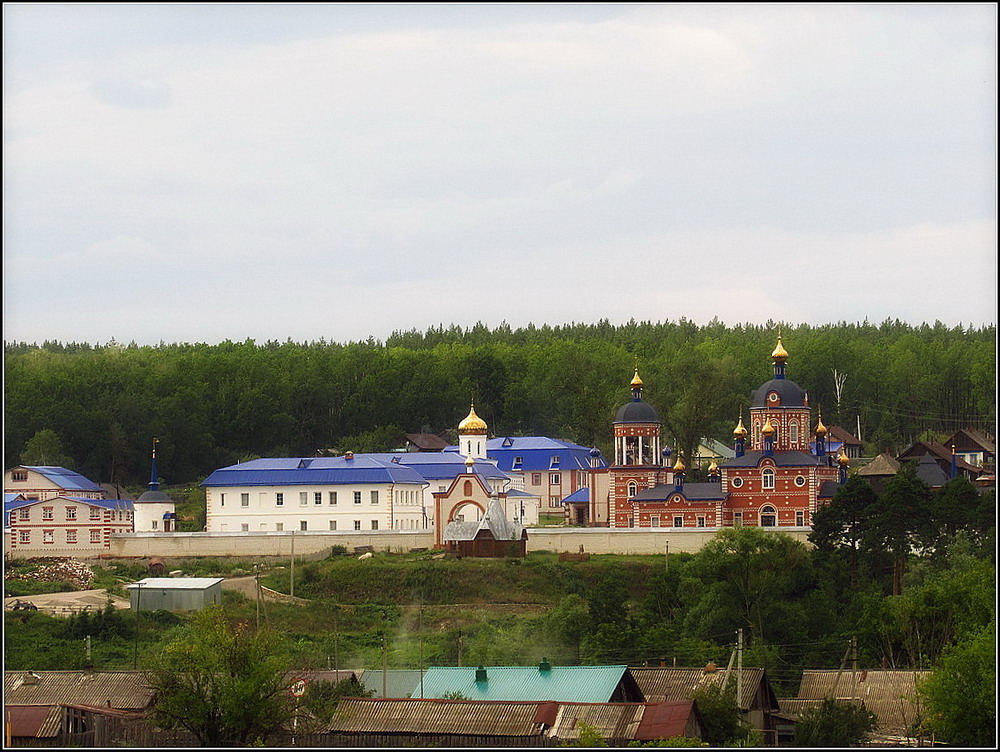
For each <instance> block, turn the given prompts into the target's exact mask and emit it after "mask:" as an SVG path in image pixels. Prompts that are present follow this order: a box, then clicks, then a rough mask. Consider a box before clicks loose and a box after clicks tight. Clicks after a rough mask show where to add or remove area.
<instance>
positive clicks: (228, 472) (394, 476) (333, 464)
mask: <svg viewBox="0 0 1000 752" xmlns="http://www.w3.org/2000/svg"><path fill="white" fill-rule="evenodd" d="M384 456H390V455H384ZM463 467H464V466H463ZM364 483H415V484H421V485H422V484H424V483H426V481H425V480H424V477H423V476H422V475H421V474H420V473H418V472H417V471H416V470H415V469H413V468H412V467H407V466H406V465H403V464H401V463H396V462H392V461H384V460H382V459H379V455H369V454H355V455H354V457H353V458H352V459H347V458H346V457H278V458H265V459H258V460H251V461H250V462H241V463H239V464H237V465H230V466H229V467H223V468H220V469H219V470H216V471H215V472H213V473H212V474H211V475H209V476H208V477H207V478H205V480H204V481H202V483H201V485H203V486H336V485H350V484H364Z"/></svg>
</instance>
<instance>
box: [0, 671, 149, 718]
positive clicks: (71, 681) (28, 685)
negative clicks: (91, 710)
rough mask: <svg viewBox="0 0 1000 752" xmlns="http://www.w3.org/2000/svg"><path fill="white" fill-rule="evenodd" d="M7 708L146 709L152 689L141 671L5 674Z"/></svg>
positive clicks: (4, 694) (23, 672)
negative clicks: (32, 706)
mask: <svg viewBox="0 0 1000 752" xmlns="http://www.w3.org/2000/svg"><path fill="white" fill-rule="evenodd" d="M3 698H4V703H5V704H10V705H86V706H97V707H102V708H112V709H115V710H130V711H140V710H145V709H146V708H148V707H149V706H150V704H151V703H152V702H153V687H152V686H151V685H150V683H149V681H148V678H147V675H146V672H144V671H4V677H3Z"/></svg>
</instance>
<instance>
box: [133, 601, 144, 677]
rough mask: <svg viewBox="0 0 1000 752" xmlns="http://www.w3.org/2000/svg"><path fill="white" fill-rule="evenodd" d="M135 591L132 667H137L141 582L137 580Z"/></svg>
mask: <svg viewBox="0 0 1000 752" xmlns="http://www.w3.org/2000/svg"><path fill="white" fill-rule="evenodd" d="M135 584H136V592H135V647H134V648H133V652H132V668H134V669H137V668H139V606H140V605H141V604H142V583H141V582H137V583H135Z"/></svg>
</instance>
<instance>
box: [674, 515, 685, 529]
mask: <svg viewBox="0 0 1000 752" xmlns="http://www.w3.org/2000/svg"><path fill="white" fill-rule="evenodd" d="M674 527H684V516H683V515H680V514H675V515H674Z"/></svg>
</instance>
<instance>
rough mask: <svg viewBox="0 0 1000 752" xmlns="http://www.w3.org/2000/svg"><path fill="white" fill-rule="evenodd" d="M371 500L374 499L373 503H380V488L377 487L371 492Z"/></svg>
mask: <svg viewBox="0 0 1000 752" xmlns="http://www.w3.org/2000/svg"><path fill="white" fill-rule="evenodd" d="M371 501H372V504H378V490H377V489H376V490H374V491H372V492H371Z"/></svg>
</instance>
